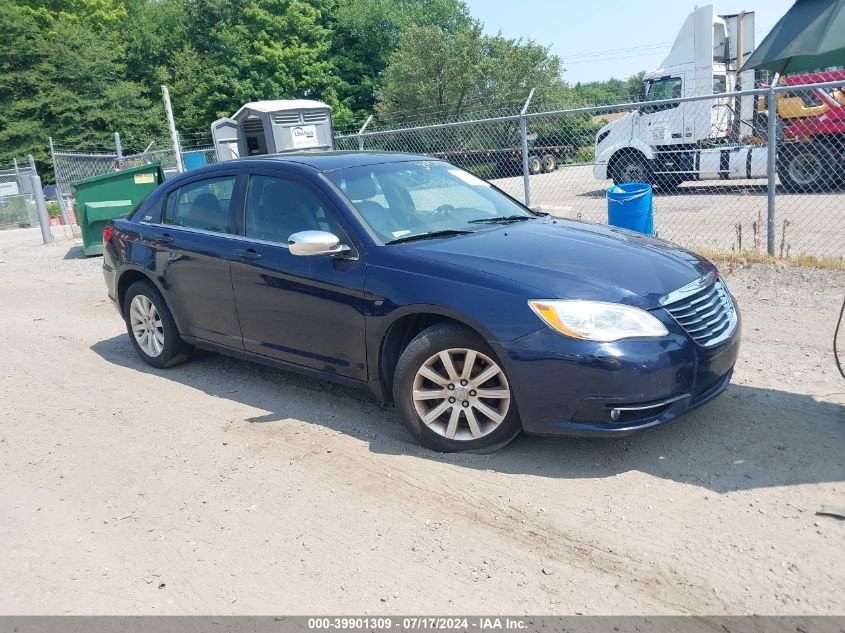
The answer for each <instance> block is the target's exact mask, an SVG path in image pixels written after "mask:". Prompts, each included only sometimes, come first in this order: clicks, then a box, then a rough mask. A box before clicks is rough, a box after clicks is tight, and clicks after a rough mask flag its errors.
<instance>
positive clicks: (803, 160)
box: [777, 143, 837, 193]
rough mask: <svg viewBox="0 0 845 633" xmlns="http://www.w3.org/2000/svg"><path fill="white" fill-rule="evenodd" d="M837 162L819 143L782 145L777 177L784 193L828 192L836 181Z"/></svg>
mask: <svg viewBox="0 0 845 633" xmlns="http://www.w3.org/2000/svg"><path fill="white" fill-rule="evenodd" d="M836 166H837V161H836V157H835V156H834V154H833V152H832V151H831V149H830V148H829V147H827V146H826V145H821V144H815V145H810V144H798V143H795V144H794V145H792V144H785V145H784V147H783V150H782V151H781V153H780V155H779V156H778V168H777V171H778V177H779V178H780V182H781V184H782V185H783V186H784V187H785V188H786V190H787V191H796V192H802V193H803V192H812V191H824V190H825V189H829V188H830V187H831V185H832V184H833V183H835V181H836V171H837V169H836Z"/></svg>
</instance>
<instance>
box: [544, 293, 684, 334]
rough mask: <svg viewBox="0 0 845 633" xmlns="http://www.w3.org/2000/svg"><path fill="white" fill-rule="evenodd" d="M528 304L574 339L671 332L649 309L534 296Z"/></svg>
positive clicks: (556, 327) (553, 326)
mask: <svg viewBox="0 0 845 633" xmlns="http://www.w3.org/2000/svg"><path fill="white" fill-rule="evenodd" d="M528 305H529V306H531V309H532V310H534V312H536V313H537V316H539V317H540V318H541V319H543V321H545V322H546V323H547V324H548V325H549V326H550V327H552V328H553V329H555V330H557V331H558V332H560V333H561V334H565V335H566V336H571V337H573V338H580V339H586V340H588V341H600V342H603V343H607V342H610V341H618V340H619V339H623V338H632V337H639V336H648V337H658V336H666V335H667V334H669V330H667V329H666V326H664V325H663V324H662V323H661V322H660V321H659V320H657V319H656V318H655V317H654V316H652V315H651V314H649V313H648V312H646V311H645V310H641V309H640V308H634V307H632V306H626V305H622V304H620V303H605V302H604V301H563V300H558V299H551V300H548V299H532V300H531V301H529V302H528Z"/></svg>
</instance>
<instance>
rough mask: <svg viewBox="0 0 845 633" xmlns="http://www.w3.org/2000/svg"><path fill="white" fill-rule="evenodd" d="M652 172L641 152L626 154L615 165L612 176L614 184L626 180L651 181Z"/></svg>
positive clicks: (619, 183)
mask: <svg viewBox="0 0 845 633" xmlns="http://www.w3.org/2000/svg"><path fill="white" fill-rule="evenodd" d="M650 175H651V172H650V170H649V168H648V163H647V162H646V159H645V157H644V156H642V155H641V154H626V155H625V156H622V157H621V158H620V159H619V160H618V161H617V162H616V164H615V165H614V166H613V172H612V173H611V177H612V178H613V184H614V185H621V184H624V183H626V182H651V178H650Z"/></svg>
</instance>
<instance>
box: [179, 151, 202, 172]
mask: <svg viewBox="0 0 845 633" xmlns="http://www.w3.org/2000/svg"><path fill="white" fill-rule="evenodd" d="M182 162H183V163H184V165H185V169H196V168H197V167H202V166H203V165H205V152H204V151H199V152H185V153H184V154H182Z"/></svg>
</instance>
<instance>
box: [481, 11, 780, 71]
mask: <svg viewBox="0 0 845 633" xmlns="http://www.w3.org/2000/svg"><path fill="white" fill-rule="evenodd" d="M793 1H794V0H756V5H755V2H754V0H748V1H747V2H740V1H736V0H725V1H723V2H719V1H718V0H716V2H715V4H716V13H718V14H733V13H739V12H740V11H741V10H743V9H744V10H745V11H754V13H755V16H754V19H755V31H756V33H755V39H756V42H757V43H758V44H759V43H760V41H762V39H763V38H764V37H765V36H766V33H768V31H769V29H771V28H772V27H773V26H774V25H775V23H776V22H777V21H778V20H779V19H780V18H781V16H783V14H784V13H786V11H787V9H789V7H791V6H792V4H793ZM465 2H466V3H467V5H468V6H469V8H470V11H471V13H472V15H473V17H475V18H476V19H479V20H481V21H482V22H483V23H484V29H485V31H486V32H487V33H490V34H493V35H495V34H496V33H498V32H499V31H501V32H502V35H504V36H505V37H509V38H517V37H530V38H531V39H533V40H534V41H536V42H538V43H540V44H544V45H546V46H551V49H552V52H553V53H555V54H557V55H559V56H560V57H561V58H562V59H563V65H564V68H566V72H564V74H563V77H564V79H565V80H566V81H567V82H569V83H570V84H574V83H576V82H578V81H582V82H584V81H601V80H604V79H610V78H611V77H616V78H617V79H627V78H628V77H630V76H631V75H633V74H635V73H637V72H639V71H640V70H651V69H653V68H658V67H659V66H660V63H661V62H662V61H663V59H664V58H665V57H666V54H667V53H668V52H669V49H670V48H671V46H672V41H673V40H674V39H675V35H676V34H677V32H678V31H679V30H680V28H681V25H683V23H684V20H685V19H686V17H687V15H689V14H690V13H691V12H692V11H693V9H695V7H696V6H704V5H705V4H707V3H706V2H702V1H701V0H698V1H697V2H696V0H640V1H639V2H637V1H634V0H530V1H525V0H523V1H517V0H465Z"/></svg>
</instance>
